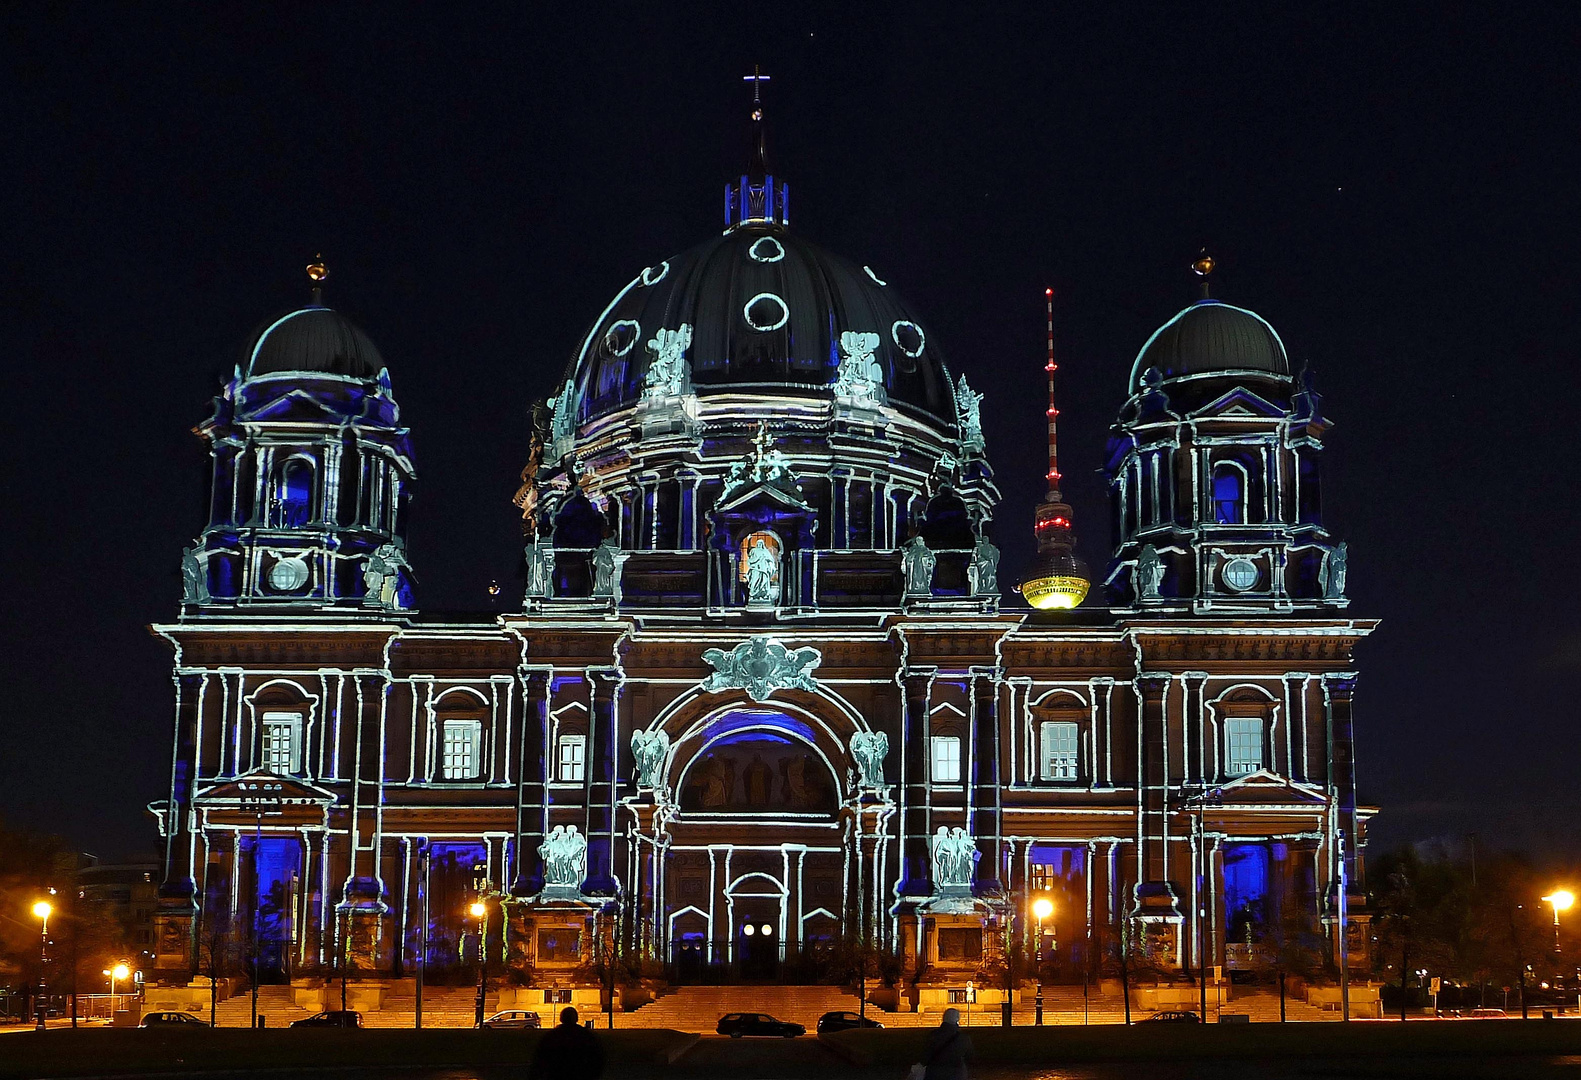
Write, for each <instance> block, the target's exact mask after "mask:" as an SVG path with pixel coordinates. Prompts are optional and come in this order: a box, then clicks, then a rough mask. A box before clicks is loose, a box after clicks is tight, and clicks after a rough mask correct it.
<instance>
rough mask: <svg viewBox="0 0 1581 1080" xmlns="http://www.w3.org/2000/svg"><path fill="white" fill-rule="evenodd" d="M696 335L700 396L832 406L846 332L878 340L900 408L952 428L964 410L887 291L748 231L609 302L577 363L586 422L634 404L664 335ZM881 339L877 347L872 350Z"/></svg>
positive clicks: (850, 270) (761, 232)
mask: <svg viewBox="0 0 1581 1080" xmlns="http://www.w3.org/2000/svg"><path fill="white" fill-rule="evenodd" d="M683 325H684V326H690V327H691V345H690V348H689V350H688V353H687V355H688V358H689V360H690V364H691V382H692V385H693V387H694V388H695V392H696V393H697V394H698V395H699V396H700V397H704V398H706V397H707V396H708V395H710V394H717V393H727V392H737V391H748V392H753V393H761V394H766V395H771V396H783V395H792V396H807V397H816V396H819V395H827V394H828V392H829V388H830V387H831V386H832V385H833V384H834V382H835V380H836V378H837V376H838V374H839V369H840V361H841V352H840V338H841V335H842V334H843V333H847V332H855V333H860V334H873V335H876V337H877V342H878V344H877V349H876V351H875V352H874V353H873V355H872V359H873V361H874V362H876V363H877V364H878V366H879V368H880V370H881V371H882V383H883V386H884V389H885V391H886V392H887V394H888V397H889V401H890V403H891V404H894V405H896V406H898V407H901V408H904V409H908V410H911V411H915V412H919V413H923V414H926V416H927V417H931V418H932V419H934V420H936V421H940V422H942V423H943V424H945V425H953V423H954V422H955V416H956V409H955V400H954V397H953V394H952V392H951V385H950V377H949V374H948V372H947V370H946V367H945V362H944V356H943V353H942V351H941V350H940V348H939V344H938V341H937V340H936V339H935V338H933V337H931V336H930V335H929V332H928V329H927V324H926V323H924V322H923V321H922V320H921V319H920V318H919V317H918V315H917V314H916V312H915V311H914V309H912V308H911V306H910V305H908V304H907V303H906V302H905V301H904V300H903V299H902V298H901V297H900V296H899V295H898V294H897V293H896V291H895V290H894V289H893V288H891V287H890V286H889V285H888V283H887V282H886V281H885V280H884V279H883V278H881V277H880V276H879V275H878V274H877V273H876V272H875V271H874V270H872V269H871V268H870V267H867V266H858V265H856V264H855V263H852V262H849V261H848V260H846V259H843V258H841V257H840V256H838V255H834V254H831V253H830V252H828V251H825V250H824V249H823V248H821V247H819V246H818V245H816V244H814V243H812V242H810V241H808V240H805V239H803V238H801V237H799V236H796V235H795V234H793V233H791V232H789V231H788V230H786V229H785V228H784V227H782V226H781V225H780V224H778V223H776V222H770V221H762V222H746V223H743V224H741V225H738V226H736V227H734V228H732V229H730V230H729V231H728V232H726V233H725V234H724V235H722V236H719V237H716V238H714V239H712V240H709V241H708V242H706V243H704V244H700V245H698V246H697V247H695V248H693V249H691V250H690V251H687V252H685V253H683V254H680V255H676V256H674V257H672V258H670V259H667V260H665V261H664V262H661V263H659V264H657V265H655V266H650V267H648V268H647V269H645V270H643V271H642V273H641V274H639V275H638V276H637V277H636V278H634V279H633V280H632V282H631V283H630V284H629V285H627V286H626V287H625V288H624V289H622V290H621V292H620V294H619V295H617V296H616V297H615V299H614V300H613V301H611V302H610V304H609V306H608V307H607V308H606V309H605V310H604V313H603V314H602V315H601V316H600V317H599V319H598V321H597V322H595V323H594V324H593V327H592V329H591V330H589V332H588V334H587V336H586V337H585V338H584V339H583V341H582V344H581V347H580V349H579V350H578V351H577V354H576V356H575V357H574V358H573V360H572V363H571V368H570V370H569V371H568V373H567V378H569V379H570V380H572V382H573V383H574V384H575V386H576V390H577V396H578V399H579V400H580V403H581V407H580V410H579V414H578V420H579V421H581V422H586V421H588V420H591V419H594V418H597V417H600V416H604V415H606V414H608V413H611V412H614V411H616V410H619V409H622V408H626V407H629V406H631V405H634V404H635V403H636V402H637V401H638V400H639V398H640V397H641V396H642V392H643V384H644V377H645V376H646V374H647V371H648V366H649V364H650V362H652V361H653V360H654V359H655V357H656V355H657V352H656V350H655V349H650V348H649V347H648V343H649V342H650V341H652V340H653V339H654V337H655V335H656V334H657V332H658V331H660V330H672V331H673V330H677V329H679V328H680V327H682V326H683ZM869 340H871V339H869Z"/></svg>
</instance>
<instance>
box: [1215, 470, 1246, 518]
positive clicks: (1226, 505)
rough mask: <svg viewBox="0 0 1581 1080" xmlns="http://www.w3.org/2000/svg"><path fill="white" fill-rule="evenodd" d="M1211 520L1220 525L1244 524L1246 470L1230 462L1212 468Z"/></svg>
mask: <svg viewBox="0 0 1581 1080" xmlns="http://www.w3.org/2000/svg"><path fill="white" fill-rule="evenodd" d="M1213 520H1214V521H1216V522H1218V523H1219V524H1220V525H1244V524H1245V523H1246V470H1245V469H1243V468H1241V467H1240V466H1239V465H1237V464H1235V463H1234V462H1232V461H1221V462H1219V463H1218V464H1217V465H1215V466H1214V467H1213Z"/></svg>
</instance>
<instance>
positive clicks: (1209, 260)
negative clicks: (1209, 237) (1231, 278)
mask: <svg viewBox="0 0 1581 1080" xmlns="http://www.w3.org/2000/svg"><path fill="white" fill-rule="evenodd" d="M1217 265H1218V264H1217V263H1215V262H1214V261H1213V256H1212V255H1209V254H1208V249H1207V248H1203V249H1202V253H1201V254H1200V255H1198V256H1197V261H1196V262H1194V263H1192V264H1191V269H1192V271H1193V272H1195V273H1196V275H1197V276H1198V277H1201V278H1205V277H1207V276H1208V275H1209V274H1211V273H1213V268H1214V267H1215V266H1217Z"/></svg>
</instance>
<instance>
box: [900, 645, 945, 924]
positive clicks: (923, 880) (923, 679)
mask: <svg viewBox="0 0 1581 1080" xmlns="http://www.w3.org/2000/svg"><path fill="white" fill-rule="evenodd" d="M937 673H938V668H935V667H910V668H907V669H906V671H905V672H904V673H903V675H902V676H901V682H902V685H903V687H904V689H905V695H906V702H905V714H904V717H903V719H902V729H901V737H900V742H901V757H900V766H901V769H900V861H901V873H900V883H899V884H898V885H896V887H895V889H896V892H897V893H898V897H897V898H898V899H902V900H904V899H906V898H916V899H921V898H924V897H927V896H929V895H931V893H932V891H933V890H932V886H931V885H930V884H929V870H930V867H929V865H928V700H929V698H930V697H931V696H932V693H933V678H934V676H935V675H936V674H937Z"/></svg>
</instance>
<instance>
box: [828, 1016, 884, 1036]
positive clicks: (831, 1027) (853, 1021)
mask: <svg viewBox="0 0 1581 1080" xmlns="http://www.w3.org/2000/svg"><path fill="white" fill-rule="evenodd" d="M883 1026H884V1025H883V1024H880V1023H879V1022H878V1021H877V1020H865V1019H863V1018H862V1016H861V1014H859V1013H854V1012H826V1013H824V1014H823V1015H822V1016H820V1017H818V1034H820V1035H827V1034H829V1033H830V1032H831V1031H850V1030H851V1029H852V1028H881V1027H883Z"/></svg>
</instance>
